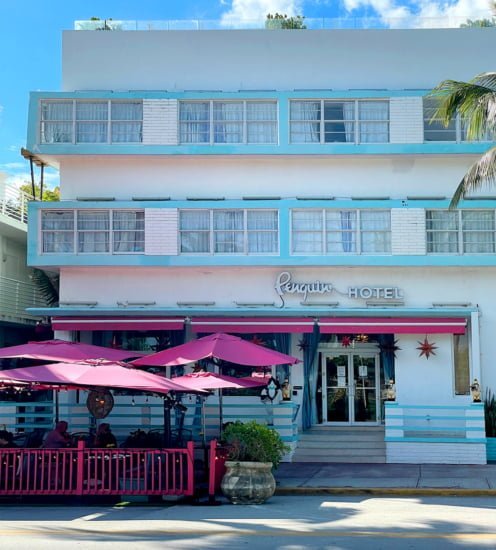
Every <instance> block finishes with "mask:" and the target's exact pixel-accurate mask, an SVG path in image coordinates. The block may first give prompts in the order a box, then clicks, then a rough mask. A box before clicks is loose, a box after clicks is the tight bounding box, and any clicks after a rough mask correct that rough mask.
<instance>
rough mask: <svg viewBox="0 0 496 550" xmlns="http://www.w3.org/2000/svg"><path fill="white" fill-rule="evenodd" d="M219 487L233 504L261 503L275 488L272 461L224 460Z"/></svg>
mask: <svg viewBox="0 0 496 550" xmlns="http://www.w3.org/2000/svg"><path fill="white" fill-rule="evenodd" d="M221 489H222V492H223V493H224V495H226V497H227V498H228V499H229V500H230V501H231V502H232V503H233V504H262V502H265V501H266V500H267V499H268V498H270V497H271V496H272V495H273V494H274V492H275V490H276V480H275V479H274V476H273V475H272V462H237V461H227V462H226V473H225V474H224V477H223V479H222V484H221Z"/></svg>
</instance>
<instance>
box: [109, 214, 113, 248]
mask: <svg viewBox="0 0 496 550" xmlns="http://www.w3.org/2000/svg"><path fill="white" fill-rule="evenodd" d="M113 253H114V211H113V210H112V209H110V210H109V254H113Z"/></svg>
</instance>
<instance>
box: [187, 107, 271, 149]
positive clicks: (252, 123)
mask: <svg viewBox="0 0 496 550" xmlns="http://www.w3.org/2000/svg"><path fill="white" fill-rule="evenodd" d="M179 140H180V143H184V144H187V143H205V144H209V143H263V144H266V143H277V102H276V101H182V102H180V109H179Z"/></svg>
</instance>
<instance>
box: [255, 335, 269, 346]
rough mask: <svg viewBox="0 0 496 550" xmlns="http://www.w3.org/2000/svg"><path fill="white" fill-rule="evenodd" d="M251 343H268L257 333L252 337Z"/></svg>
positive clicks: (259, 344) (263, 344)
mask: <svg viewBox="0 0 496 550" xmlns="http://www.w3.org/2000/svg"><path fill="white" fill-rule="evenodd" d="M251 343H252V344H255V345H257V346H265V345H267V344H266V343H265V340H262V339H261V338H259V337H258V336H257V335H256V334H255V336H254V337H253V338H252V339H251Z"/></svg>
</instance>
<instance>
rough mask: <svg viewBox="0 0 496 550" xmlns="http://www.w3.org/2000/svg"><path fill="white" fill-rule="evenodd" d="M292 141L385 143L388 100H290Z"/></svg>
mask: <svg viewBox="0 0 496 550" xmlns="http://www.w3.org/2000/svg"><path fill="white" fill-rule="evenodd" d="M290 118H291V120H290V137H291V143H387V142H388V141H389V101H372V100H371V101H364V100H358V101H356V100H346V101H345V100H334V99H333V100H324V99H318V100H311V101H307V100H305V101H291V102H290Z"/></svg>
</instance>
